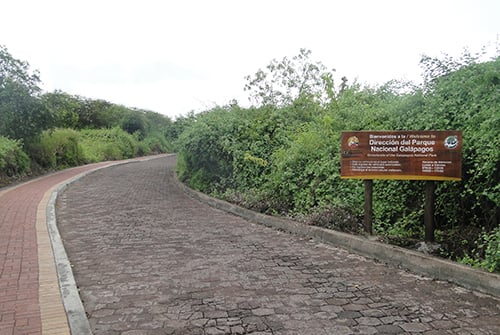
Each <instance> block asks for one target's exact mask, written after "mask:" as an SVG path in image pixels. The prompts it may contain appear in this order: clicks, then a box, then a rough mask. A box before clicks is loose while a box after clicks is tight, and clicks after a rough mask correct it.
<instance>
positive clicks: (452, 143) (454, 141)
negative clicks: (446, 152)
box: [444, 135, 458, 149]
mask: <svg viewBox="0 0 500 335" xmlns="http://www.w3.org/2000/svg"><path fill="white" fill-rule="evenodd" d="M444 146H445V147H446V149H455V148H456V147H457V146H458V137H457V136H455V135H452V136H448V137H447V138H446V139H445V140H444Z"/></svg>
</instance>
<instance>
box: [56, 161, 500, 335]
mask: <svg viewBox="0 0 500 335" xmlns="http://www.w3.org/2000/svg"><path fill="white" fill-rule="evenodd" d="M173 170H174V158H173V157H170V158H162V159H155V160H151V161H146V162H141V163H134V164H128V165H121V166H116V167H111V168H107V169H104V170H100V171H98V172H95V173H93V174H91V175H88V176H86V177H84V178H83V179H81V180H80V181H78V182H76V183H75V184H73V185H72V186H71V187H70V188H69V189H68V190H67V191H65V192H64V193H63V194H61V195H60V197H59V200H58V204H57V217H58V225H59V229H60V231H61V234H62V236H63V242H64V244H65V248H66V251H67V253H68V256H69V258H70V261H71V262H72V264H73V271H74V274H75V279H76V282H77V285H78V286H79V289H80V294H81V297H82V300H83V303H84V306H85V309H86V312H87V314H88V317H89V321H90V324H91V327H92V330H93V332H94V334H96V335H99V334H106V335H108V334H109V335H113V334H123V335H137V334H151V335H153V334H205V335H214V334H254V335H257V334H275V335H278V334H280V335H281V334H302V335H307V334H312V335H326V334H436V335H437V334H439V335H442V334H463V335H465V334H492V335H493V334H500V302H499V300H498V299H495V298H492V297H489V296H486V295H482V294H479V293H474V292H471V291H469V290H466V289H463V288H461V287H458V286H456V285H452V284H449V283H444V282H438V281H434V280H431V279H428V278H424V277H420V276H417V275H413V274H410V273H406V272H404V271H402V270H398V269H394V268H390V267H387V266H384V265H383V264H379V263H375V262H373V261H370V260H367V259H365V258H363V257H360V256H357V255H355V254H350V253H348V252H346V251H344V250H342V249H339V248H336V247H334V246H328V245H324V244H321V243H318V242H316V241H314V240H307V239H301V238H299V237H297V236H293V235H289V234H285V233H280V232H277V231H274V230H271V229H268V228H265V227H262V226H259V225H256V224H252V223H249V222H246V221H245V220H243V219H241V218H239V217H235V216H233V215H229V214H226V213H224V212H221V211H219V210H216V209H213V208H210V207H208V206H206V205H204V204H201V203H199V202H197V201H195V200H193V199H191V198H190V197H188V196H186V195H185V194H184V193H183V192H182V191H181V189H180V188H179V187H178V186H177V184H176V183H175V181H174V179H173Z"/></svg>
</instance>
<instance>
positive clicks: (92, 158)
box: [0, 46, 173, 185]
mask: <svg viewBox="0 0 500 335" xmlns="http://www.w3.org/2000/svg"><path fill="white" fill-rule="evenodd" d="M39 84H40V78H39V75H38V72H37V71H30V69H29V64H28V63H27V62H24V61H20V60H17V59H15V58H14V57H12V55H10V54H9V52H8V51H7V49H6V48H5V47H3V46H0V138H1V140H0V177H1V179H2V180H1V185H3V184H6V183H8V182H9V180H8V178H7V177H11V178H13V179H16V178H18V177H21V176H23V175H24V174H37V173H42V172H43V171H44V170H54V169H61V168H65V167H69V166H75V165H78V164H82V163H87V162H97V161H101V160H108V159H123V158H131V157H134V156H136V155H148V154H153V153H162V152H167V151H169V150H171V149H172V148H171V144H170V140H171V138H172V137H171V136H170V135H169V133H170V132H171V129H172V128H173V123H172V121H171V120H170V119H169V118H168V117H166V116H164V115H161V114H158V113H154V112H151V111H146V110H140V109H136V108H128V107H125V106H122V105H116V104H113V103H110V102H107V101H105V100H94V99H88V98H83V97H80V96H73V95H70V94H67V93H64V92H61V91H55V92H52V93H42V90H41V89H40V87H39V86H38V85H39ZM2 136H3V137H2ZM7 138H9V139H14V140H16V141H12V140H8V139H7ZM167 138H169V140H167ZM30 161H31V162H32V163H33V164H31V167H32V169H30ZM33 170H36V171H33Z"/></svg>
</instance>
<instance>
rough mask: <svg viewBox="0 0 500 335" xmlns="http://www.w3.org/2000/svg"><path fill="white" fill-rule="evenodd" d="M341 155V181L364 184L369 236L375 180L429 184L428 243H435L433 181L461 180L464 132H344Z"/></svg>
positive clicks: (426, 229) (426, 222)
mask: <svg viewBox="0 0 500 335" xmlns="http://www.w3.org/2000/svg"><path fill="white" fill-rule="evenodd" d="M341 153H342V158H341V168H340V175H341V178H354V179H364V180H365V207H364V208H365V220H364V224H365V231H366V232H367V233H369V234H371V233H372V232H371V230H372V228H371V225H372V224H371V221H372V187H373V185H372V180H373V179H397V180H427V181H428V182H427V184H426V185H427V186H426V206H425V215H424V225H425V240H426V241H433V240H434V189H435V183H434V181H435V180H461V179H462V132H461V131H435V130H428V131H427V130H424V131H412V130H402V131H344V132H342V137H341Z"/></svg>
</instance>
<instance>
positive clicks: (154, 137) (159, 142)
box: [140, 132, 172, 155]
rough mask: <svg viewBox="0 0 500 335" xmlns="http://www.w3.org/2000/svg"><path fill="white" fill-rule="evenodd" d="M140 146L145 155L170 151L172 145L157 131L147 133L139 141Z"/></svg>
mask: <svg viewBox="0 0 500 335" xmlns="http://www.w3.org/2000/svg"><path fill="white" fill-rule="evenodd" d="M140 144H141V148H142V151H143V153H142V154H145V155H150V154H161V153H165V152H169V151H172V146H171V144H170V143H168V141H167V139H166V138H165V136H163V135H162V134H161V133H159V132H151V133H149V134H148V135H147V136H146V137H145V138H144V139H143V140H142V141H141V142H140Z"/></svg>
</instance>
